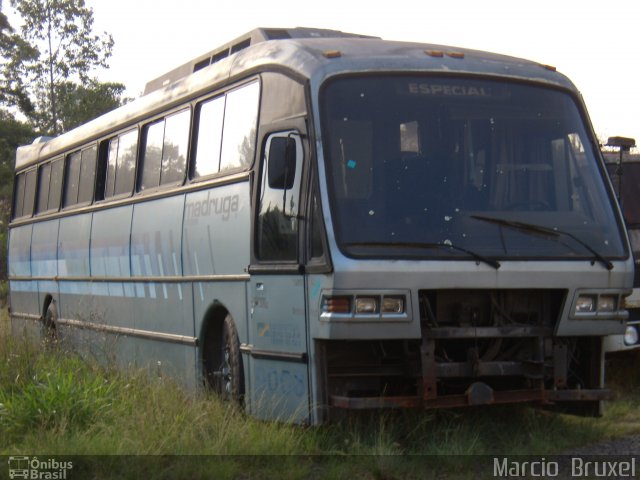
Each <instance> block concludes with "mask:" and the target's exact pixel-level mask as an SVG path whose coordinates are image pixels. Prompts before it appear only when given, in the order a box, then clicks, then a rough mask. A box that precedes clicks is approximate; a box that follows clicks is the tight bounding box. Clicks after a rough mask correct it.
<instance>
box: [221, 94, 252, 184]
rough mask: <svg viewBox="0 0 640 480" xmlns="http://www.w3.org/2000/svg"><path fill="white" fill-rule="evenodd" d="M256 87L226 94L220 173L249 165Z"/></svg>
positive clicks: (250, 161)
mask: <svg viewBox="0 0 640 480" xmlns="http://www.w3.org/2000/svg"><path fill="white" fill-rule="evenodd" d="M259 99H260V84H259V83H258V82H254V83H251V84H249V85H247V86H244V87H241V88H239V89H237V90H234V91H232V92H230V93H228V94H227V104H226V107H225V111H224V133H223V136H222V153H221V155H220V171H221V172H223V171H225V170H234V169H238V168H248V167H249V166H251V163H252V162H253V155H254V153H255V143H256V124H257V122H258V101H259Z"/></svg>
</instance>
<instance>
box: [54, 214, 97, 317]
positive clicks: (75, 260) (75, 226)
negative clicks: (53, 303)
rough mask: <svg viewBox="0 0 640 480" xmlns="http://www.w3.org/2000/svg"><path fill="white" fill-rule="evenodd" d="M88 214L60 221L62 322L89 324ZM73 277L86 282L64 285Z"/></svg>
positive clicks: (59, 312)
mask: <svg viewBox="0 0 640 480" xmlns="http://www.w3.org/2000/svg"><path fill="white" fill-rule="evenodd" d="M91 218H92V214H91V213H85V214H83V215H75V216H72V217H65V218H63V219H61V220H60V234H59V236H58V276H59V277H60V279H61V281H60V302H59V304H58V315H59V316H60V318H64V319H75V320H85V321H90V316H91V283H90V282H89V276H90V275H91V271H90V269H89V241H90V238H91ZM68 277H76V278H86V280H74V281H69V280H67V281H65V280H64V279H65V278H68Z"/></svg>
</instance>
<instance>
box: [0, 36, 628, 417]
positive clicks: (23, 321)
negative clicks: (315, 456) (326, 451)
mask: <svg viewBox="0 0 640 480" xmlns="http://www.w3.org/2000/svg"><path fill="white" fill-rule="evenodd" d="M258 37H259V38H258ZM246 38H247V40H246V41H244V40H242V37H241V39H239V41H238V42H232V43H231V44H229V45H230V46H225V48H224V49H221V50H216V51H213V52H211V53H210V54H207V55H204V56H202V57H199V58H198V59H196V60H194V62H191V63H190V64H189V65H190V66H187V67H181V68H179V69H177V70H176V71H174V72H170V74H168V75H167V76H166V78H160V79H157V80H155V81H154V82H151V83H150V85H151V87H150V88H149V90H150V91H149V92H148V93H147V94H146V95H145V96H143V97H141V98H140V99H138V100H136V101H134V102H132V103H130V104H128V105H125V106H123V107H121V108H119V109H118V110H115V111H113V112H110V113H108V114H106V115H104V116H102V117H100V118H98V119H96V120H93V121H91V122H89V123H87V124H85V125H83V126H81V127H78V128H77V129H75V130H73V131H71V132H68V133H65V134H63V135H61V136H60V137H58V138H56V139H52V140H49V141H46V142H44V143H37V144H33V145H30V146H26V147H21V148H20V149H19V150H18V154H17V163H16V173H17V177H16V191H17V192H18V193H16V196H17V197H16V198H14V215H13V219H12V223H11V225H10V227H11V230H10V240H9V270H10V273H9V275H10V277H9V280H10V295H11V316H12V319H13V326H14V331H15V332H16V333H19V332H23V331H31V332H33V333H34V334H39V332H40V330H42V331H44V332H45V334H49V335H55V336H59V337H64V338H65V339H69V340H71V341H73V342H74V343H76V344H78V345H81V346H82V345H84V346H87V345H90V346H91V348H92V349H94V350H95V349H98V350H102V353H103V354H105V355H107V356H109V355H111V356H113V358H114V359H115V360H116V361H117V362H119V363H121V364H124V365H128V364H133V365H141V366H151V367H152V368H154V369H160V370H161V371H163V372H165V371H166V372H168V373H170V374H171V375H173V376H175V377H176V378H178V379H180V380H181V381H182V382H183V383H185V384H186V385H187V386H190V387H193V388H195V387H196V386H199V385H202V384H203V383H205V384H209V385H210V386H212V387H213V388H214V389H216V390H217V391H219V392H220V393H221V394H223V395H226V396H231V397H234V398H241V399H242V400H243V402H244V404H245V406H246V409H247V411H248V412H250V413H251V414H253V415H256V416H258V417H262V418H268V419H274V418H277V419H285V420H291V421H296V422H303V423H312V424H317V423H321V422H324V421H326V420H328V419H330V418H331V416H332V414H333V412H335V411H340V410H349V409H370V408H409V407H412V408H441V407H458V406H466V405H483V404H492V403H516V402H530V403H537V404H544V405H556V406H559V407H565V406H566V407H568V408H569V407H570V408H572V409H573V410H574V411H577V412H582V413H588V414H597V413H598V411H599V406H600V402H601V401H602V400H603V399H605V398H607V394H608V392H607V390H606V389H605V388H604V387H605V385H604V367H603V365H604V364H603V358H604V357H603V351H602V338H603V337H604V336H606V335H610V334H618V333H622V331H623V330H624V322H625V319H626V317H627V313H626V311H625V310H624V309H623V307H622V305H623V299H624V297H625V296H626V295H628V294H629V293H630V292H631V286H632V280H633V260H632V258H631V255H630V253H629V252H630V249H629V244H628V239H627V237H626V233H625V230H624V227H623V224H622V221H621V217H620V212H619V209H618V207H617V205H616V202H615V197H614V195H613V193H612V188H611V185H610V183H609V181H608V178H607V176H606V174H605V170H604V166H603V162H602V158H601V156H600V153H599V150H598V148H597V142H596V140H595V135H594V134H593V131H592V128H591V126H590V124H589V120H588V117H587V114H586V110H585V108H584V106H583V104H582V100H581V97H580V95H579V93H578V92H577V90H576V89H575V87H574V86H573V84H572V83H571V82H570V81H569V80H567V79H566V78H565V77H564V76H562V75H561V74H559V73H557V72H556V71H555V69H553V68H551V67H548V66H544V65H540V64H537V63H534V62H529V61H525V60H520V59H514V58H510V57H505V56H500V55H494V54H489V53H484V52H478V51H471V50H461V49H453V48H450V47H442V46H434V45H425V44H418V43H404V42H389V41H383V40H380V39H376V38H366V37H359V36H349V35H347V36H344V35H342V34H340V32H329V31H323V30H307V29H294V30H277V31H275V30H259V31H257V32H252V34H250V35H248V36H247V37H246ZM256 38H258V40H256ZM234 45H238V46H239V47H238V48H236V50H237V51H234ZM225 52H226V53H225ZM196 70H197V71H196ZM185 71H186V72H193V73H190V74H188V75H186V76H184V77H182V75H184V72H185ZM238 92H240V93H238ZM256 92H258V96H254V95H256ZM528 99H533V100H528ZM217 101H219V103H220V105H222V102H223V101H224V102H226V103H225V105H226V106H225V107H224V108H225V110H224V112H225V113H224V122H223V123H224V126H222V123H220V126H219V127H216V128H217V129H218V130H216V131H215V132H213V133H209V131H207V132H205V131H204V127H202V126H204V125H205V124H206V125H218V124H217V123H216V121H215V120H214V117H215V115H216V114H215V113H214V112H215V111H217V110H216V108H217V107H216V106H215V103H216V102H217ZM252 102H254V103H255V105H254V103H252ZM359 102H361V103H359ZM518 102H521V103H518ZM527 102H529V103H527ZM236 105H242V106H241V107H240V106H238V107H236ZM247 105H249V106H248V107H247ZM252 105H253V106H252ZM537 105H540V107H539V110H538V107H537ZM254 107H255V108H254ZM220 108H222V107H220ZM234 108H237V109H238V112H240V113H238V115H236V114H235V113H234V110H233V109H234ZM252 109H253V110H252ZM185 112H188V113H185ZM252 112H253V113H252ZM567 112H568V113H567ZM405 113H406V115H405ZM181 114H182V115H184V118H189V119H190V120H189V121H188V122H186V123H184V125H188V128H187V127H185V128H187V130H188V134H186V133H185V134H184V135H187V136H188V141H187V142H186V143H185V147H184V152H183V153H179V154H176V155H174V157H171V155H172V154H171V152H170V150H171V148H169V147H176V148H175V150H177V151H180V152H182V150H180V148H182V147H181V144H179V142H177V143H172V141H173V137H172V135H173V133H171V132H174V131H175V132H182V131H183V130H180V129H179V128H177V127H176V130H172V128H174V127H173V126H172V125H174V124H175V125H179V124H180V122H179V121H178V118H179V117H180V115H181ZM208 115H210V116H208ZM555 116H557V120H555ZM240 117H242V118H245V119H246V118H248V119H249V120H248V122H249V123H248V125H249V126H250V127H251V128H247V129H246V132H245V133H244V134H242V135H244V136H241V139H240V141H239V142H238V143H237V145H231V146H229V148H227V146H225V138H227V139H230V138H233V137H234V132H235V131H236V130H235V129H232V127H231V126H232V125H234V122H235V121H236V119H237V118H240ZM215 118H217V117H215ZM220 118H222V117H220ZM209 119H212V120H209ZM208 122H210V123H208ZM251 122H253V123H251ZM563 122H564V123H563ZM158 124H162V125H164V127H163V128H164V132H165V136H164V143H162V136H160V141H159V142H160V143H158V142H157V141H156V140H154V138H156V137H153V135H152V133H153V132H155V131H156V127H155V125H158ZM244 125H245V127H246V125H247V124H246V122H245V124H244ZM557 125H570V127H568V126H562V127H557V128H559V130H558V131H557V132H555V131H552V130H553V128H556V127H554V126H557ZM201 127H202V128H201ZM207 128H209V127H207ZM211 129H213V127H211ZM241 130H242V129H239V130H238V131H241ZM133 131H135V132H138V133H137V137H136V138H137V141H136V142H133V141H132V139H134V137H135V134H133V133H131V132H133ZM211 131H213V130H211ZM220 131H223V132H224V133H223V134H222V135H221V134H220ZM529 131H535V132H537V135H539V137H535V138H534V137H533V136H532V135H533V134H531V135H529V134H528V133H527V132H529ZM167 132H170V133H167ZM558 132H559V133H558ZM205 133H206V135H205ZM128 134H130V136H127V135H128ZM175 135H179V134H178V133H176V134H175ZM214 137H215V138H218V137H221V138H222V139H221V140H220V139H218V140H215V141H214V140H211V142H212V143H213V144H214V147H211V145H210V143H211V142H209V140H208V139H210V138H214ZM167 138H169V140H167ZM185 138H187V137H185ZM540 139H544V142H547V143H545V144H544V145H543V146H544V148H543V146H541V145H542V143H540V142H541V140H540ZM134 140H135V139H134ZM153 142H156V143H153ZM536 142H538V143H536ZM118 145H125V146H127V148H130V150H131V152H133V153H131V155H130V156H127V155H128V154H127V153H126V151H124V150H123V149H121V153H117V149H118ZM153 145H160V147H159V149H160V150H161V151H164V152H167V153H166V154H165V153H162V154H157V155H160V156H157V157H156V156H154V155H156V153H154V151H153V150H152V148H151V147H150V146H153ZM163 145H164V146H163ZM211 148H213V150H215V152H216V153H215V155H219V158H220V161H219V162H218V160H216V162H218V163H216V165H217V166H215V165H214V166H211V164H205V163H202V164H200V163H199V162H201V159H203V158H204V155H205V154H203V153H202V152H206V154H207V155H214V154H212V153H211V152H212V151H213V150H211ZM78 152H79V153H78ZM198 152H200V153H198ZM225 152H226V153H225ZM540 152H542V153H540ZM84 153H86V155H87V159H88V162H87V167H86V168H87V169H88V170H87V171H89V172H95V173H93V174H94V178H95V181H94V182H93V186H91V187H90V192H89V194H88V196H87V197H83V196H82V178H83V177H82V175H81V174H80V176H79V177H78V178H80V180H79V182H80V184H81V185H80V187H77V188H78V190H79V191H78V193H75V190H73V188H76V187H72V186H71V185H72V184H73V182H72V181H71V180H69V178H68V176H69V175H70V174H67V173H66V172H69V171H75V170H73V168H78V169H80V170H79V171H81V172H82V171H85V170H84V169H85V166H84V163H80V162H81V159H82V154H84ZM74 154H76V155H77V156H76V157H73V158H72V156H73V155H74ZM118 155H122V157H118ZM233 155H235V157H233ZM94 157H95V158H96V159H97V160H94V163H93V165H95V168H94V167H91V165H92V164H91V163H90V162H91V160H90V159H91V158H94ZM231 157H233V158H231ZM74 158H75V160H74ZM143 158H144V161H143ZM216 158H218V157H216ZM173 159H178V163H177V164H178V166H177V167H176V166H175V165H173V164H172V163H171V162H172V161H173ZM56 161H59V162H61V163H60V164H59V165H58V164H56V163H55V162H56ZM74 161H75V162H77V163H75V164H73V162H74ZM152 161H156V162H157V163H158V165H161V166H160V167H158V168H159V169H160V171H159V172H158V171H155V170H152V169H151V167H147V165H150V164H151V162H152ZM62 162H64V165H63V163H62ZM96 162H97V163H96ZM127 162H131V163H127ZM180 162H183V164H184V165H183V166H180ZM202 162H204V160H202ZM121 164H122V165H123V167H122V168H123V169H124V168H125V167H126V166H127V165H129V167H127V168H129V169H130V170H129V171H128V172H129V173H127V170H123V172H124V173H123V175H124V177H123V178H127V177H126V175H131V176H132V180H131V182H132V183H131V184H130V185H129V184H128V183H127V184H123V186H122V188H120V186H119V185H118V181H119V178H120V177H116V176H115V173H113V172H115V171H116V170H109V168H111V167H110V165H112V166H113V168H114V169H115V168H120V165H121ZM569 164H571V165H570V166H569ZM72 165H76V167H72ZM272 165H273V167H272ZM282 165H285V166H284V167H283V166H282ZM165 167H166V168H165ZM36 168H37V170H36ZM91 168H94V170H91ZM45 169H46V172H48V173H47V175H49V176H48V177H46V178H48V180H47V186H46V188H48V189H50V190H49V193H47V194H43V193H42V191H43V190H42V189H43V188H44V183H43V182H41V181H40V178H41V176H42V175H44V173H43V172H44V171H45ZM272 169H273V171H274V173H273V175H272V172H271V170H272ZM443 169H445V170H446V172H444V173H443ZM59 171H62V172H65V173H64V174H63V176H62V180H60V183H61V184H62V186H61V187H58V186H57V185H58V183H57V182H58V180H55V179H56V178H57V177H56V176H55V175H57V174H55V172H59ZM118 171H119V170H118ZM110 172H111V173H110ZM278 172H280V174H278ZM110 175H112V176H110ZM154 175H157V176H158V178H159V179H156V180H154V179H153V178H152V177H154ZM149 178H151V180H149V181H148V179H149ZM165 179H173V180H171V181H170V180H167V182H166V183H165ZM122 181H123V182H125V180H122ZM127 181H128V180H127ZM154 182H155V183H154ZM41 183H42V185H41ZM73 185H75V184H73ZM523 186H524V187H523ZM467 187H471V190H473V191H472V192H471V193H472V194H473V195H469V196H468V197H467V196H463V189H465V188H467ZM525 187H526V188H525ZM56 188H58V189H60V192H61V193H60V194H59V195H60V196H61V197H62V199H60V198H58V197H57V195H58V194H57V193H55V192H56V190H55V189H56ZM525 190H526V192H525ZM69 191H70V192H71V193H69ZM105 191H106V192H107V193H105ZM550 191H552V194H549V193H548V192H550ZM25 192H26V194H25ZM51 192H53V193H51ZM118 192H120V193H118ZM430 194H433V195H432V197H433V198H430V197H429V195H430ZM74 195H75V196H74ZM545 195H551V196H547V197H545ZM69 197H73V199H74V200H72V201H68V198H69ZM525 197H526V198H525ZM549 199H551V200H549ZM81 200H83V201H81ZM396 200H398V202H397V204H396ZM67 203H68V205H67ZM550 203H552V205H550ZM496 205H499V206H496ZM434 212H437V213H434ZM429 222H433V223H429Z"/></svg>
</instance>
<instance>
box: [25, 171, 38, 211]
mask: <svg viewBox="0 0 640 480" xmlns="http://www.w3.org/2000/svg"><path fill="white" fill-rule="evenodd" d="M26 175H27V178H26V181H25V188H24V202H23V207H22V216H29V217H30V216H31V215H33V207H34V206H35V202H36V183H37V179H38V171H37V170H36V169H35V168H33V169H31V170H29V171H28V172H27V173H26Z"/></svg>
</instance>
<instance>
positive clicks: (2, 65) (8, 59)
mask: <svg viewBox="0 0 640 480" xmlns="http://www.w3.org/2000/svg"><path fill="white" fill-rule="evenodd" d="M36 55H37V51H36V50H35V49H34V48H32V47H31V45H29V43H28V42H26V41H25V40H23V39H22V37H21V36H20V35H18V34H17V33H15V30H14V28H13V27H12V26H11V24H10V22H9V19H8V18H7V16H6V15H5V14H4V13H2V0H0V104H5V105H15V106H17V107H18V108H19V109H20V110H21V111H23V112H25V113H27V112H32V111H33V105H32V104H31V101H30V100H29V97H28V95H27V94H26V91H25V88H24V84H23V82H22V78H20V77H18V76H16V75H15V72H16V71H17V68H16V66H17V64H16V62H20V61H21V60H20V59H25V60H26V59H33V58H35V56H36Z"/></svg>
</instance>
